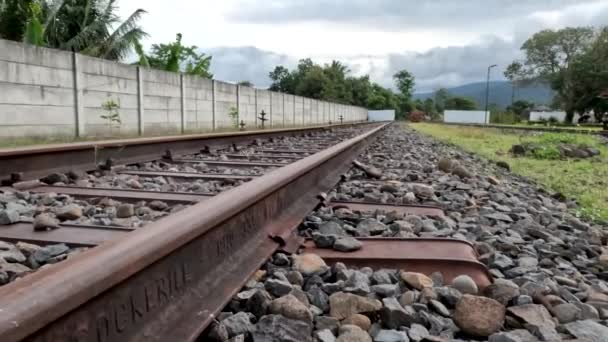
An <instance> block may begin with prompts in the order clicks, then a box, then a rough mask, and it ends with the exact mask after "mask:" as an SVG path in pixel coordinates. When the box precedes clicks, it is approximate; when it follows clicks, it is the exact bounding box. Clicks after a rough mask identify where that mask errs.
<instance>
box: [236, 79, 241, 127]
mask: <svg viewBox="0 0 608 342" xmlns="http://www.w3.org/2000/svg"><path fill="white" fill-rule="evenodd" d="M240 90H241V88H240V86H239V85H238V84H237V85H236V127H239V118H240V117H241V101H240V99H241V94H240Z"/></svg>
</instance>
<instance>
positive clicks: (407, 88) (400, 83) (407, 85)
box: [393, 69, 415, 99]
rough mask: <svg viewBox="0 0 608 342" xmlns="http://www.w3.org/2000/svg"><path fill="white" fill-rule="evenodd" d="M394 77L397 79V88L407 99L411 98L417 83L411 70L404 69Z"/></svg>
mask: <svg viewBox="0 0 608 342" xmlns="http://www.w3.org/2000/svg"><path fill="white" fill-rule="evenodd" d="M393 79H394V80H395V83H396V84H397V89H399V91H400V92H401V95H403V96H404V97H405V98H407V99H410V98H411V97H412V91H413V89H414V85H415V81H414V76H413V75H412V74H411V73H410V72H409V71H407V70H405V69H404V70H401V71H399V72H397V73H396V74H394V75H393Z"/></svg>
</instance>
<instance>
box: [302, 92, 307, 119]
mask: <svg viewBox="0 0 608 342" xmlns="http://www.w3.org/2000/svg"><path fill="white" fill-rule="evenodd" d="M302 126H306V98H305V97H303V98H302Z"/></svg>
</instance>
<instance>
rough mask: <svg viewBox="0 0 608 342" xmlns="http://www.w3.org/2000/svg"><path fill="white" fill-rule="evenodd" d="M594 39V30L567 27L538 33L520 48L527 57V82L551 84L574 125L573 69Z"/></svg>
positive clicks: (525, 70) (525, 71) (567, 116)
mask: <svg viewBox="0 0 608 342" xmlns="http://www.w3.org/2000/svg"><path fill="white" fill-rule="evenodd" d="M592 38H593V29H591V28H589V27H566V28H563V29H560V30H557V31H554V30H543V31H540V32H537V33H535V34H534V35H533V36H532V37H530V38H529V39H528V40H526V42H525V43H524V44H523V45H522V47H521V49H522V50H523V51H524V52H525V54H526V59H525V64H524V66H525V68H524V70H523V73H524V74H525V75H526V78H527V79H532V80H542V81H548V82H549V83H550V84H551V87H552V88H553V89H554V90H555V91H556V92H557V95H556V96H557V99H558V101H559V103H560V104H561V105H562V107H563V108H564V110H565V111H566V120H567V121H568V122H572V118H573V117H574V111H575V96H574V87H573V79H574V77H573V76H574V74H573V70H572V65H573V62H574V61H575V60H576V59H577V58H578V57H580V56H581V55H582V54H584V53H585V52H586V51H587V48H588V46H589V45H590V43H591V41H592Z"/></svg>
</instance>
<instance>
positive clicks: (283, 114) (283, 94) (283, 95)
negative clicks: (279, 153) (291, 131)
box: [281, 93, 285, 128]
mask: <svg viewBox="0 0 608 342" xmlns="http://www.w3.org/2000/svg"><path fill="white" fill-rule="evenodd" d="M281 96H282V97H283V113H282V114H281V115H282V116H283V128H285V93H282V94H281Z"/></svg>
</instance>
